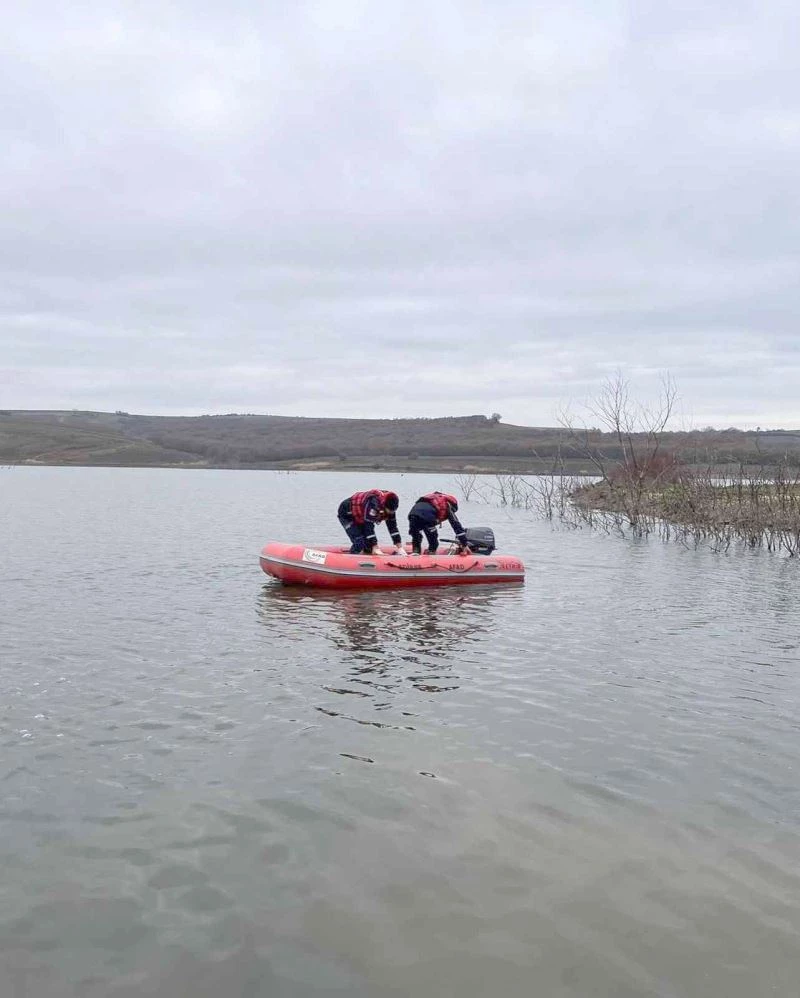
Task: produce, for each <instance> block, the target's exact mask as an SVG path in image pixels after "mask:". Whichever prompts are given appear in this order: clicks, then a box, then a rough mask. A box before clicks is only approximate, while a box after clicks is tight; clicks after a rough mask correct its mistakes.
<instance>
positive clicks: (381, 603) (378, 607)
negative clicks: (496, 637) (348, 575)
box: [257, 583, 520, 709]
mask: <svg viewBox="0 0 800 998" xmlns="http://www.w3.org/2000/svg"><path fill="white" fill-rule="evenodd" d="M519 588H520V587H518V586H504V587H502V588H488V587H486V588H484V587H475V588H473V587H471V586H470V587H464V588H459V589H444V588H438V587H430V588H427V587H423V588H419V589H413V590H411V589H409V590H383V591H374V592H368V591H359V590H355V591H352V592H326V591H324V590H311V589H301V588H297V587H288V586H275V585H272V584H269V583H268V584H267V585H265V586H264V588H263V590H262V594H261V596H260V598H259V603H258V607H257V612H258V615H259V617H260V619H261V620H262V622H263V623H265V624H267V625H269V626H271V627H274V626H275V623H276V619H280V618H281V617H282V616H283V615H285V614H289V615H290V616H291V618H292V620H291V628H289V629H287V628H282V631H283V632H284V633H287V630H288V632H289V633H293V634H294V635H295V636H298V637H299V636H302V635H303V634H304V633H305V632H307V630H308V628H307V627H306V626H304V624H303V618H308V617H310V618H311V619H312V620H313V621H314V622H315V626H314V627H313V630H314V631H315V632H316V633H317V635H318V636H320V637H323V638H324V639H325V640H327V641H330V642H331V643H332V644H333V645H334V646H335V647H336V648H337V649H339V650H340V651H342V652H344V653H345V654H346V656H348V658H349V659H350V668H349V669H348V671H347V673H346V674H345V675H344V676H343V677H342V678H343V679H344V680H345V681H346V682H348V683H351V684H353V685H356V686H358V687H368V690H367V691H365V690H364V689H353V688H341V687H338V686H337V685H335V684H331V685H326V687H325V689H326V690H328V691H329V692H331V693H341V694H346V695H350V696H356V697H365V696H367V697H373V698H374V697H375V696H376V694H379V693H380V692H381V691H383V692H385V693H387V694H390V693H391V692H392V691H393V690H395V689H396V688H397V686H398V684H399V683H401V682H406V681H408V682H411V683H412V685H413V686H414V687H415V688H416V689H418V690H421V691H423V692H426V693H440V692H444V691H446V690H452V689H457V688H458V687H457V685H454V682H456V681H458V680H459V676H458V675H457V674H456V673H455V672H454V667H456V666H457V665H458V662H459V659H460V657H461V655H462V652H463V651H464V650H465V649H467V648H469V647H471V646H474V645H476V644H477V643H479V642H481V641H483V640H484V639H485V637H486V635H490V634H491V633H492V632H493V631H494V630H495V629H496V628H497V627H498V626H500V624H501V623H502V622H503V621H506V622H507V621H508V618H509V613H508V602H509V600H514V599H515V598H516V597H517V596H519V594H520V593H519ZM504 606H505V608H506V612H504V613H503V614H502V616H501V615H500V614H499V613H498V610H499V609H502V608H503V607H504ZM427 662H430V664H431V666H434V667H433V668H431V669H423V670H420V671H417V670H418V667H419V666H424V665H425V664H426V663H427ZM409 669H411V670H413V671H411V672H410V671H409ZM443 684H444V685H443ZM374 706H375V707H376V708H377V709H380V708H381V707H382V706H389V705H388V704H380V703H375V705H374Z"/></svg>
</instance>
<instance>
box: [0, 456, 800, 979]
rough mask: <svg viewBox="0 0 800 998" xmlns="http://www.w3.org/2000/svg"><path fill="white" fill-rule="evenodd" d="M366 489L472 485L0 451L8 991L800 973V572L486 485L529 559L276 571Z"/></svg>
mask: <svg viewBox="0 0 800 998" xmlns="http://www.w3.org/2000/svg"><path fill="white" fill-rule="evenodd" d="M373 485H380V486H381V487H389V488H395V489H396V490H397V491H398V492H399V493H400V495H401V500H402V507H403V510H406V509H407V508H408V506H409V505H410V503H411V501H412V500H413V499H415V498H416V497H417V495H419V494H420V493H421V492H423V491H427V490H428V489H430V488H432V487H440V488H447V489H451V488H453V486H454V483H453V481H452V480H449V479H447V478H446V477H445V478H438V479H434V478H431V477H428V476H417V475H381V476H380V480H377V479H376V480H375V481H373V477H372V476H370V475H350V474H335V475H334V474H326V473H317V474H313V473H312V474H297V473H294V474H285V473H284V474H281V473H274V472H222V471H174V470H156V471H154V470H145V469H126V470H118V469H66V468H64V469H60V468H53V469H50V468H15V469H12V470H0V499H1V500H2V514H3V515H2V517H1V518H0V556H1V558H0V587H1V588H0V594H1V600H2V602H1V603H0V681H1V682H2V705H1V707H0V738H2V748H3V752H2V757H1V760H0V762H1V764H0V778H1V779H2V798H0V823H1V830H2V834H1V835H0V861H2V880H1V881H0V995H2V996H3V998H71V996H76V998H77V996H80V998H99V996H114V998H123V996H124V998H141V996H151V998H154V996H157V998H182V996H187V998H189V996H191V998H245V996H247V998H252V996H257V998H261V996H264V998H267V996H268V998H284V996H291V998H301V996H302V998H305V996H327V995H347V996H364V998H367V996H369V998H373V996H379V998H380V996H384V995H386V996H404V995H408V996H412V995H413V996H423V998H424V996H454V998H455V996H458V998H473V996H474V998H482V996H489V995H491V996H499V998H500V996H502V998H507V996H530V995H536V996H539V995H541V996H543V998H584V996H587V995H592V996H608V998H612V996H613V998H627V996H631V998H634V996H636V998H640V996H650V995H653V996H656V995H657V996H663V998H673V996H686V998H698V996H720V998H739V996H741V998H757V996H762V995H764V996H766V995H770V996H774V995H778V996H792V998H794V996H796V995H797V994H798V990H799V989H800V984H799V983H798V982H800V716H799V714H798V706H799V701H800V653H799V650H798V639H799V635H800V611H799V606H800V566H798V564H796V563H795V562H794V561H791V560H789V559H785V558H779V557H775V556H772V555H767V554H763V553H762V554H750V553H733V552H731V553H729V554H727V555H719V554H712V553H710V552H708V551H705V550H697V551H695V550H687V549H685V548H682V547H680V546H677V545H675V546H670V545H664V544H662V543H661V542H658V541H650V542H639V543H635V542H631V541H628V540H624V539H622V538H618V537H609V536H600V535H596V534H592V533H589V532H587V531H568V530H566V531H560V530H558V529H553V528H552V527H551V526H550V525H549V524H547V523H543V522H539V521H537V520H535V519H534V518H532V517H531V516H530V515H529V514H526V513H524V512H522V511H514V510H507V509H493V508H490V507H487V506H478V505H475V506H471V505H469V504H465V505H464V506H463V507H462V509H463V519H464V522H465V523H466V524H467V525H471V526H478V525H489V526H492V527H493V528H494V530H495V533H496V534H497V537H498V542H499V546H500V548H501V549H502V550H504V551H508V552H513V553H517V554H520V555H521V556H522V557H523V558H524V560H525V562H526V565H527V567H528V578H527V582H526V584H525V585H524V587H513V588H500V589H481V588H478V587H476V588H475V589H474V590H472V591H469V590H457V591H445V590H427V591H426V590H424V589H423V590H419V591H417V592H406V593H380V594H369V593H361V594H359V593H354V594H332V595H331V594H329V595H326V594H322V593H319V594H318V593H314V592H312V591H301V590H291V589H284V588H281V587H280V586H279V585H277V584H276V583H274V582H272V581H271V580H268V579H267V577H266V576H265V575H263V573H262V572H261V571H260V569H259V567H258V552H259V549H260V548H261V546H262V545H263V544H264V543H265V542H266V541H267V540H299V541H307V542H317V543H325V542H336V541H338V540H340V539H342V538H343V536H344V535H343V534H342V535H341V538H340V528H339V526H338V523H337V522H336V515H335V511H336V505H337V503H338V501H339V500H340V499H342V498H344V497H345V496H346V495H349V494H350V493H351V492H353V491H355V490H356V489H357V488H364V487H371V486H373ZM381 529H382V530H383V528H381ZM383 536H384V538H385V532H384V535H383Z"/></svg>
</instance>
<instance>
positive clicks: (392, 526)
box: [338, 489, 406, 555]
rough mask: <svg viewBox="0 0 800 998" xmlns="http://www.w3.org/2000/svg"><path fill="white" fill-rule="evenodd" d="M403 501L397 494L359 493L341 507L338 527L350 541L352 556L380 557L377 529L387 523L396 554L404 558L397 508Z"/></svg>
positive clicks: (378, 490) (370, 491)
mask: <svg viewBox="0 0 800 998" xmlns="http://www.w3.org/2000/svg"><path fill="white" fill-rule="evenodd" d="M399 505H400V500H399V499H398V497H397V493H396V492H384V491H383V490H382V489H370V490H369V491H367V492H356V493H355V495H352V496H350V497H349V498H348V499H343V500H342V501H341V502H340V503H339V510H338V515H339V523H341V525H342V526H343V527H344V531H345V533H346V534H347V536H348V537H349V538H350V542H351V547H350V554H364V553H366V554H374V555H379V554H381V549H380V548H379V547H378V538H377V536H376V534H375V528H376V526H377V525H378V524H379V523H385V524H386V526H387V527H388V529H389V533H390V534H391V537H392V543H393V544H394V553H395V554H405V553H406V549H405V548H404V547H403V538H402V537H401V535H400V531H399V530H398V529H397V507H398V506H399Z"/></svg>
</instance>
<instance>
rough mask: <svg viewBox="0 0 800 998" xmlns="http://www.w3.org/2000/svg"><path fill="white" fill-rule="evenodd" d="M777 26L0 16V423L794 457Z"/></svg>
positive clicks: (137, 11)
mask: <svg viewBox="0 0 800 998" xmlns="http://www.w3.org/2000/svg"><path fill="white" fill-rule="evenodd" d="M799 27H800V15H798V13H796V12H795V11H794V10H793V9H791V8H790V6H789V5H783V4H777V3H767V4H758V5H757V4H755V3H749V2H733V3H724V4H723V3H721V2H712V3H709V4H705V5H703V7H702V9H700V10H698V9H695V7H694V6H693V5H689V4H686V5H682V4H680V3H678V4H674V3H673V4H669V5H666V6H665V5H663V4H657V3H655V2H653V3H650V2H643V3H637V4H636V5H634V6H632V7H629V6H628V5H624V4H620V3H619V2H616V0H615V2H611V0H608V2H603V0H601V2H599V3H598V4H596V5H593V6H592V7H591V9H589V8H588V7H587V5H585V4H577V3H569V2H567V3H558V4H556V3H554V2H553V3H545V4H541V5H538V6H535V7H532V6H531V5H530V4H525V3H522V2H515V0H509V2H507V3H504V4H489V3H487V2H485V0H484V2H466V3H465V2H463V0H460V2H458V3H456V2H455V0H453V2H450V3H439V4H421V3H414V2H410V3H407V4H401V5H394V6H392V5H385V4H380V3H377V2H366V0H349V2H345V0H335V2H334V0H330V2H307V3H297V4H292V5H263V4H257V3H255V0H234V2H232V3H228V4H226V5H225V6H224V9H222V8H219V7H218V6H217V5H211V4H210V3H208V4H197V3H191V4H190V3H188V2H186V3H180V2H178V3H173V4H170V5H168V6H166V5H161V4H155V3H147V2H143V3H141V4H138V5H136V6H135V7H132V6H130V5H128V4H124V3H110V4H108V5H104V6H103V8H102V12H98V11H90V10H89V9H88V8H87V10H86V11H84V12H80V11H71V10H67V9H66V8H64V7H63V5H62V6H59V5H57V4H55V3H53V2H39V3H32V4H27V5H25V7H24V9H21V10H16V11H12V12H9V14H8V15H7V25H6V28H7V30H6V31H5V32H4V34H3V36H2V38H0V67H1V68H0V74H2V79H1V81H0V85H1V86H2V92H3V96H4V100H3V101H2V104H1V105H0V132H2V149H3V153H2V157H1V158H0V208H1V209H2V212H3V220H4V224H3V227H2V231H0V346H1V347H2V351H1V352H0V404H2V405H3V406H4V407H19V408H61V407H73V406H76V407H80V408H104V409H116V408H124V409H128V410H131V411H146V412H164V413H171V412H183V413H200V412H215V411H234V410H236V411H261V412H274V413H294V414H304V415H331V416H337V415H338V416H369V415H398V416H399V415H448V414H455V413H473V412H487V413H488V412H491V411H495V410H497V411H500V412H502V413H503V415H504V417H505V418H506V419H507V420H509V421H516V422H522V423H539V424H542V423H546V424H549V423H552V422H554V419H555V412H556V409H557V406H558V405H559V404H560V403H562V402H563V401H565V400H567V399H577V400H580V399H581V398H584V397H586V396H587V395H590V394H591V393H592V391H596V389H597V387H598V385H599V384H600V383H601V382H602V379H603V378H604V377H606V376H607V375H608V373H609V372H610V371H612V370H614V369H616V368H621V369H622V370H623V371H624V372H626V373H628V374H629V375H630V376H631V377H632V378H633V379H634V386H633V387H634V391H635V392H636V391H638V392H641V393H643V394H645V395H646V394H648V393H650V392H651V391H654V390H656V386H657V384H658V378H657V375H658V372H659V371H661V370H665V369H667V370H670V371H671V372H672V373H673V374H674V375H675V377H676V380H677V382H678V388H679V390H680V392H681V395H682V396H683V404H684V412H686V413H689V414H690V416H691V418H692V419H693V420H694V421H695V422H697V423H699V424H700V425H704V424H706V423H716V424H721V425H728V424H731V423H738V424H740V425H756V424H760V425H782V426H797V425H800V401H798V398H799V397H800V391H798V388H800V382H799V381H798V358H797V351H798V343H800V338H798V336H797V334H796V330H795V325H796V316H797V315H798V312H799V311H800V309H799V308H798V306H800V300H799V299H800V292H799V291H798V289H799V288H800V279H799V278H800V266H799V264H800V254H799V253H798V246H800V238H799V237H800V223H798V219H800V211H798V208H800V205H798V200H800V195H798V190H797V180H796V178H797V176H798V168H799V167H800V98H799V97H798V94H800V67H798V64H797V60H796V56H795V42H796V38H797V36H798V28H799Z"/></svg>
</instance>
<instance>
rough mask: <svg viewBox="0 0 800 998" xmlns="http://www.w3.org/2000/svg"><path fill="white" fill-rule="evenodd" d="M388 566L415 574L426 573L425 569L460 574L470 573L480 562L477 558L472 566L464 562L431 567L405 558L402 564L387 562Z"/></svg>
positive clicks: (436, 564)
mask: <svg viewBox="0 0 800 998" xmlns="http://www.w3.org/2000/svg"><path fill="white" fill-rule="evenodd" d="M386 564H387V565H388V566H389V567H390V568H402V569H406V570H409V569H411V570H412V571H415V572H420V571H422V572H424V571H425V569H436V570H438V571H441V570H442V569H445V570H446V571H448V572H459V573H460V572H469V571H470V569H472V568H476V567H477V566H478V564H479V562H478V559H477V558H476V559H475V560H474V561H473V562H472V564H471V565H465V564H464V562H458V563H457V564H455V565H440V564H439V562H438V561H435V562H433V564H431V565H419V564H417V563H415V562H414V561H413V560H412V561H411V562H408V561H406V559H405V558H404V559H403V560H402V561H401V562H397V561H387V562H386Z"/></svg>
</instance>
